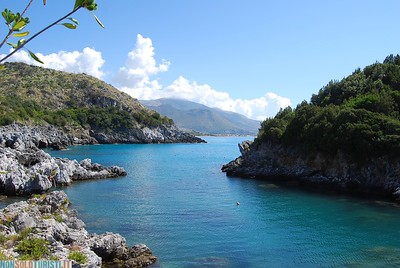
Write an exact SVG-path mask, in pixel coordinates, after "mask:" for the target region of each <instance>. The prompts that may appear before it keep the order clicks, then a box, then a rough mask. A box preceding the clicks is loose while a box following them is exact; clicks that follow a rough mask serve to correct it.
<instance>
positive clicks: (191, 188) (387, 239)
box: [3, 137, 400, 268]
mask: <svg viewBox="0 0 400 268" xmlns="http://www.w3.org/2000/svg"><path fill="white" fill-rule="evenodd" d="M202 138H203V139H205V140H206V141H207V143H204V144H129V145H126V144H114V145H91V146H73V147H70V148H69V149H68V150H64V151H49V152H50V154H51V155H52V156H55V157H66V158H70V159H77V160H82V159H84V158H91V159H92V161H93V162H97V163H100V164H103V165H107V166H110V165H118V166H122V167H124V168H125V169H126V171H127V172H128V175H127V176H126V177H121V178H113V179H103V180H93V181H83V182H74V183H73V184H72V185H71V186H69V187H64V188H62V190H64V191H65V192H66V193H67V194H68V196H69V199H70V201H71V203H72V207H73V208H75V209H77V210H78V213H79V217H80V218H81V219H82V220H83V221H84V222H85V223H86V227H87V230H88V231H89V232H93V233H105V232H114V233H120V234H121V235H123V236H124V237H125V238H126V240H127V243H128V244H129V245H130V246H133V245H135V244H138V243H143V244H146V245H147V246H148V247H150V248H151V249H152V251H153V253H154V255H156V256H157V257H158V261H157V262H156V263H155V264H154V265H152V266H151V267H188V268H192V267H232V268H235V267H400V207H399V206H398V205H397V204H394V203H390V202H386V201H382V200H366V199H360V198H357V197H352V196H336V195H326V194H318V193H315V192H310V191H305V190H303V189H296V188H294V187H291V188H286V187H280V186H278V185H275V184H272V183H268V182H267V181H263V180H254V179H241V178H233V177H227V176H226V174H225V173H222V172H221V166H222V165H223V164H226V163H228V162H229V161H231V160H233V159H235V158H236V157H238V156H239V155H240V153H239V149H238V143H240V142H242V141H243V140H246V139H250V140H252V139H253V137H202ZM10 200H12V198H11V199H8V201H7V202H10ZM3 202H4V201H3Z"/></svg>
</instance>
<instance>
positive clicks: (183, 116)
mask: <svg viewBox="0 0 400 268" xmlns="http://www.w3.org/2000/svg"><path fill="white" fill-rule="evenodd" d="M139 102H141V103H142V104H143V105H145V106H146V107H148V108H150V109H153V110H155V111H157V112H159V113H160V114H163V115H166V116H168V117H170V118H172V119H173V120H174V122H175V124H176V125H177V126H178V127H180V128H182V129H185V130H191V131H193V132H199V133H204V134H210V135H253V136H254V135H255V134H256V133H257V132H258V128H259V127H260V122H259V121H256V120H252V119H249V118H247V117H245V116H244V115H241V114H238V113H234V112H229V111H224V110H221V109H219V108H211V107H208V106H206V105H203V104H200V103H196V102H192V101H188V100H185V99H178V98H161V99H155V100H139Z"/></svg>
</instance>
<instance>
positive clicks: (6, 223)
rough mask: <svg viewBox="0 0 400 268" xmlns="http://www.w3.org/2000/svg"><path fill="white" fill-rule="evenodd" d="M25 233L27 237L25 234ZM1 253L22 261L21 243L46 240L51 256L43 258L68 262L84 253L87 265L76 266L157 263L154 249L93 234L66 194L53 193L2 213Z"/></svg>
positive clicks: (110, 234) (0, 211)
mask: <svg viewBox="0 0 400 268" xmlns="http://www.w3.org/2000/svg"><path fill="white" fill-rule="evenodd" d="M23 233H24V235H23ZM0 235H2V236H3V237H5V238H6V239H5V241H3V240H4V239H2V241H1V242H0V251H1V252H2V253H3V254H5V255H6V256H8V257H10V258H18V257H19V256H20V255H21V254H22V253H21V252H19V251H18V244H19V243H21V241H23V240H24V239H30V240H33V239H40V240H41V241H46V242H45V244H46V247H47V249H48V253H45V254H44V255H43V256H42V257H43V258H44V259H50V258H51V257H53V258H57V259H60V260H67V259H68V258H69V256H70V253H71V252H76V251H77V252H80V253H82V254H83V255H84V256H85V258H86V262H85V263H83V264H79V263H77V262H75V261H74V267H102V265H103V267H104V265H105V264H107V266H108V267H144V266H147V265H150V264H152V263H154V262H155V261H156V259H157V258H156V257H155V256H154V255H153V254H152V252H151V250H150V249H149V248H148V247H147V246H146V245H143V244H139V245H136V246H134V247H132V248H130V247H128V245H127V243H126V240H125V238H124V237H122V236H121V235H119V234H114V233H105V234H101V235H97V234H89V233H88V232H87V231H86V229H85V224H84V222H83V221H82V220H80V219H79V218H78V217H77V212H76V211H75V210H71V209H69V200H68V197H67V195H66V194H65V193H64V192H63V191H53V192H51V193H48V194H43V195H38V196H35V197H33V198H31V199H29V200H28V201H21V202H17V203H14V204H11V205H9V206H7V207H6V208H4V209H2V210H0Z"/></svg>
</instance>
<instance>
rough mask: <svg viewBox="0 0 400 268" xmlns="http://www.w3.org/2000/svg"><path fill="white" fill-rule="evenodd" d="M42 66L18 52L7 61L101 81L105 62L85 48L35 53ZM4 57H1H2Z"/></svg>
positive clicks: (22, 52)
mask: <svg viewBox="0 0 400 268" xmlns="http://www.w3.org/2000/svg"><path fill="white" fill-rule="evenodd" d="M35 54H36V56H38V57H39V59H41V60H42V61H43V62H44V64H41V63H39V62H37V61H35V60H33V59H32V58H31V57H30V56H29V54H28V52H26V51H24V50H20V51H18V52H16V53H15V54H14V55H13V56H12V57H11V58H10V60H9V61H15V62H25V63H28V64H31V65H37V66H42V67H45V68H50V69H55V70H59V71H66V72H71V73H86V74H90V75H92V76H94V77H97V78H99V79H102V78H103V77H104V72H103V71H102V70H101V68H102V67H103V65H104V63H105V60H104V59H103V57H102V55H101V52H99V51H96V50H95V49H93V48H89V47H86V48H84V49H83V50H82V52H79V51H72V52H67V51H60V52H58V53H51V54H48V55H43V54H42V53H35ZM3 56H4V55H2V57H3Z"/></svg>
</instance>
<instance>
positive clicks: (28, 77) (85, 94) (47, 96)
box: [0, 63, 173, 133]
mask: <svg viewBox="0 0 400 268" xmlns="http://www.w3.org/2000/svg"><path fill="white" fill-rule="evenodd" d="M15 121H17V122H21V123H28V124H29V123H30V124H32V123H33V124H39V125H43V124H51V125H56V126H62V127H64V126H71V127H83V128H84V129H95V130H101V131H104V132H106V133H107V132H110V131H125V130H129V129H132V128H141V127H144V126H148V127H155V126H159V125H168V126H169V125H172V124H173V121H172V120H171V119H169V118H167V117H164V116H161V115H160V114H159V113H157V112H155V111H151V110H149V109H147V108H145V107H144V106H143V105H141V104H140V103H139V102H137V101H136V100H135V99H133V98H131V97H130V96H128V95H127V94H125V93H122V92H120V91H118V90H117V89H115V88H114V87H112V86H111V85H109V84H107V83H105V82H103V81H101V80H99V79H96V78H94V77H92V76H89V75H86V74H72V73H66V72H61V71H56V70H51V69H45V68H41V67H35V66H30V65H27V64H24V63H6V64H5V69H3V70H2V71H1V72H0V125H8V124H11V123H13V122H15Z"/></svg>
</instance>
